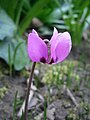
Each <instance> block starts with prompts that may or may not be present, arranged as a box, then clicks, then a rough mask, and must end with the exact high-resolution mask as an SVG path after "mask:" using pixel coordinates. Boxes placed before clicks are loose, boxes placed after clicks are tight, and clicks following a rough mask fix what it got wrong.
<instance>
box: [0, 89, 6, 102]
mask: <svg viewBox="0 0 90 120" xmlns="http://www.w3.org/2000/svg"><path fill="white" fill-rule="evenodd" d="M7 91H8V89H7V88H6V87H2V88H0V101H1V99H2V98H3V97H4V96H5V94H6V93H7Z"/></svg>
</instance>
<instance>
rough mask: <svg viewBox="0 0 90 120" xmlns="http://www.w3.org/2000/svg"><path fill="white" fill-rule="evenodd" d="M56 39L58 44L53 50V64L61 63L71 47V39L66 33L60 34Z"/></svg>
mask: <svg viewBox="0 0 90 120" xmlns="http://www.w3.org/2000/svg"><path fill="white" fill-rule="evenodd" d="M57 39H58V40H59V42H58V44H57V46H56V48H55V55H56V60H55V63H58V62H62V61H63V60H64V59H65V58H66V57H67V56H68V54H69V53H70V50H71V47H72V43H71V37H70V34H69V33H68V32H64V33H62V34H61V35H59V36H58V37H57Z"/></svg>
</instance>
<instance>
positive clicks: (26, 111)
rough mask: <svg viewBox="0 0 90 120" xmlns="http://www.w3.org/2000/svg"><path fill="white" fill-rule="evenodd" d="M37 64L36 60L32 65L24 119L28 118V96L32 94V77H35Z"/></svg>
mask: <svg viewBox="0 0 90 120" xmlns="http://www.w3.org/2000/svg"><path fill="white" fill-rule="evenodd" d="M35 65H36V62H34V63H33V65H32V70H31V74H30V77H29V84H28V89H27V93H26V99H25V108H24V120H27V113H28V98H29V94H30V89H31V82H32V77H33V73H34V69H35Z"/></svg>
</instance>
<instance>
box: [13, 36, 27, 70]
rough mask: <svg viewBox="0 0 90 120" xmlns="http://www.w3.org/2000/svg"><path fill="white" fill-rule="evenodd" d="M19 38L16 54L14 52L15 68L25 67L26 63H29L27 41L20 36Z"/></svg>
mask: <svg viewBox="0 0 90 120" xmlns="http://www.w3.org/2000/svg"><path fill="white" fill-rule="evenodd" d="M18 40H19V45H17V47H16V49H15V52H16V53H15V54H14V58H15V59H14V68H15V69H16V70H21V69H22V68H24V67H25V65H26V64H27V63H28V61H29V59H28V55H27V47H26V43H25V42H22V41H24V40H22V39H21V38H18Z"/></svg>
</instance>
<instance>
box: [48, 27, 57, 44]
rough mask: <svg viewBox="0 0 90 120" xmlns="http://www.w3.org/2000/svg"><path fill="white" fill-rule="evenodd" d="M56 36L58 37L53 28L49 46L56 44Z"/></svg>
mask: <svg viewBox="0 0 90 120" xmlns="http://www.w3.org/2000/svg"><path fill="white" fill-rule="evenodd" d="M57 35H58V31H57V29H56V28H55V27H54V31H53V35H52V37H51V40H50V44H51V45H54V44H56V37H57Z"/></svg>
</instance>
